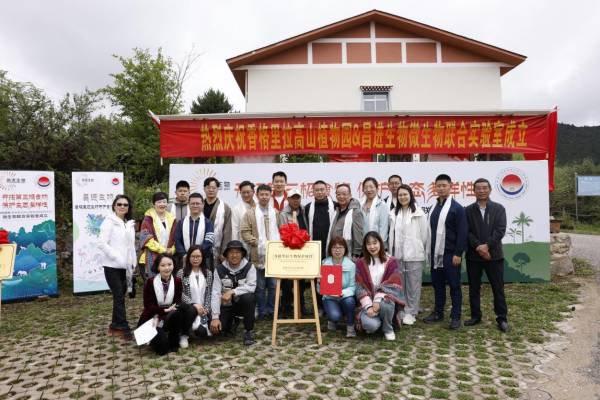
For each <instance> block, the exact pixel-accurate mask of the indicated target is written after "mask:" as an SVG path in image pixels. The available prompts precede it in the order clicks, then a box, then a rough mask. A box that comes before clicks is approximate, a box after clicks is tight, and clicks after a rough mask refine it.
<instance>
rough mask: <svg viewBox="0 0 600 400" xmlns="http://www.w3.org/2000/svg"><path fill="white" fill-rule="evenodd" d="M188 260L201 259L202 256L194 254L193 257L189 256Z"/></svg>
mask: <svg viewBox="0 0 600 400" xmlns="http://www.w3.org/2000/svg"><path fill="white" fill-rule="evenodd" d="M190 258H193V259H197V258H202V255H200V254H194V255H192V256H190Z"/></svg>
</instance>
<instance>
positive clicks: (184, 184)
mask: <svg viewBox="0 0 600 400" xmlns="http://www.w3.org/2000/svg"><path fill="white" fill-rule="evenodd" d="M180 187H184V188H188V189H189V188H190V184H189V183H188V181H179V182H177V184H176V185H175V190H177V189H179V188H180Z"/></svg>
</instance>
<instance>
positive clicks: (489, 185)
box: [473, 178, 492, 189]
mask: <svg viewBox="0 0 600 400" xmlns="http://www.w3.org/2000/svg"><path fill="white" fill-rule="evenodd" d="M478 183H487V184H488V187H489V188H490V189H492V184H491V183H490V181H488V180H487V179H485V178H477V179H476V180H475V182H473V189H475V185H477V184H478Z"/></svg>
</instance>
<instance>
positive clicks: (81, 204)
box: [72, 172, 123, 294]
mask: <svg viewBox="0 0 600 400" xmlns="http://www.w3.org/2000/svg"><path fill="white" fill-rule="evenodd" d="M72 186H73V292H74V293H78V294H79V293H86V292H97V291H101V290H108V285H107V284H106V279H105V278H104V270H103V269H102V265H101V260H102V259H103V258H104V256H103V254H102V253H101V252H100V250H99V249H98V245H97V242H98V238H99V235H100V225H101V224H102V221H104V218H105V217H106V215H108V213H110V212H112V208H111V206H112V202H113V200H114V198H115V196H116V195H118V194H122V193H123V173H122V172H73V175H72Z"/></svg>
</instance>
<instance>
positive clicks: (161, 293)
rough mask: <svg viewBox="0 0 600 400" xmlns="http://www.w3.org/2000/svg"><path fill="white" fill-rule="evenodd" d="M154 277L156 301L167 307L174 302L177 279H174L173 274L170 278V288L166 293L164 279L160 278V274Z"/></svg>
mask: <svg viewBox="0 0 600 400" xmlns="http://www.w3.org/2000/svg"><path fill="white" fill-rule="evenodd" d="M153 279H154V280H153V281H152V284H153V286H154V294H155V295H156V302H157V303H158V305H159V306H161V307H167V306H170V305H171V304H173V297H175V280H174V279H173V275H171V279H170V280H169V290H167V294H166V295H165V290H164V288H163V284H162V279H160V274H159V275H156V276H155V277H154V278H153Z"/></svg>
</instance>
